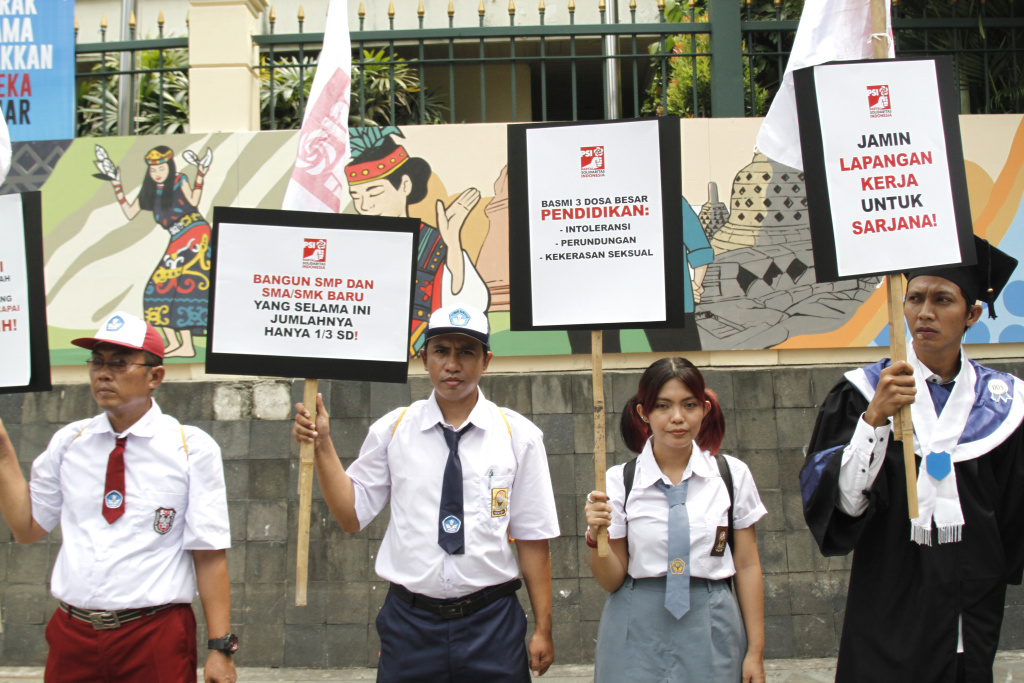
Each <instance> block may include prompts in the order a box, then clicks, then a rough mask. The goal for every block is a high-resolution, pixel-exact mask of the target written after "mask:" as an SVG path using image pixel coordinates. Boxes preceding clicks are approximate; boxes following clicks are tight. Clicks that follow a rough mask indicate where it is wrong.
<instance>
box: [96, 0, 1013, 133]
mask: <svg viewBox="0 0 1024 683" xmlns="http://www.w3.org/2000/svg"><path fill="white" fill-rule="evenodd" d="M640 1H641V2H651V3H657V21H656V22H646V23H642V22H637V19H636V17H637V11H636V10H637V0H630V2H629V6H628V10H627V13H628V19H627V20H626V21H624V23H612V22H611V20H610V17H609V16H608V14H609V13H608V12H607V11H606V9H605V3H604V1H603V0H602V2H601V4H600V22H601V23H599V24H589V25H578V24H576V22H575V5H574V3H573V2H571V1H570V2H569V4H568V17H569V23H568V24H560V25H547V24H546V23H545V13H546V12H545V8H544V3H543V0H540V2H539V11H538V15H537V16H538V18H539V21H538V23H536V24H534V25H519V24H517V20H516V9H515V5H514V4H513V3H510V4H509V12H508V24H507V25H505V26H494V25H490V26H487V25H485V9H484V5H483V3H481V6H480V10H479V12H478V17H477V23H478V25H476V26H457V25H456V21H455V16H454V10H453V9H452V8H451V5H449V9H448V13H447V15H448V16H447V19H448V21H447V23H448V26H447V27H445V28H424V10H423V7H422V4H421V5H420V7H419V9H418V10H417V14H418V25H419V27H418V28H413V29H395V28H394V25H395V12H394V9H393V8H390V9H389V25H390V28H388V29H385V30H364V28H363V23H364V17H365V11H364V10H363V8H362V6H360V13H359V16H360V19H359V26H358V27H356V30H353V31H352V34H351V39H352V48H353V50H352V67H353V80H352V102H351V105H352V106H351V117H352V118H351V123H352V125H368V124H370V123H375V124H389V123H390V124H395V125H401V124H414V123H421V124H422V123H457V122H458V123H461V122H466V123H471V122H487V121H549V120H571V121H577V120H603V119H606V118H611V117H614V116H617V117H624V118H628V117H638V116H654V115H662V114H676V115H680V116H698V117H706V116H759V115H763V114H764V113H765V112H766V111H767V109H768V106H769V104H770V103H771V99H772V97H774V94H775V92H776V90H777V89H778V85H779V82H780V80H781V77H782V74H783V72H784V69H785V64H786V60H787V59H788V56H789V51H790V49H791V48H792V43H793V38H794V35H795V32H796V27H797V23H798V16H797V12H798V11H799V5H800V3H798V2H792V0H786V1H785V3H784V2H783V0H775V1H772V0H766V2H764V3H763V4H759V5H755V4H754V1H753V0H739V1H738V2H735V3H734V2H725V1H717V0H716V2H708V3H707V5H708V11H706V12H705V11H703V10H699V9H697V8H695V7H694V5H693V4H692V3H690V4H689V5H677V4H675V3H672V2H670V3H669V5H668V7H667V8H666V5H665V2H664V0H640ZM915 1H916V2H918V3H923V4H918V5H915V6H914V7H909V6H908V5H906V3H905V4H904V5H899V4H897V5H894V11H893V28H894V37H895V41H896V50H897V55H898V56H901V57H918V56H936V55H950V56H952V59H953V62H954V74H955V76H954V77H955V78H956V79H957V87H958V89H959V92H960V93H961V110H962V112H963V113H1019V112H1021V111H1022V106H1024V102H1022V100H1024V92H1022V89H1024V85H1022V84H1024V79H1022V78H1021V71H1020V68H1019V65H1018V63H1019V62H1020V61H1022V60H1024V54H1022V53H1021V52H1020V48H1019V47H1018V43H1019V42H1022V41H1021V40H1019V38H1024V33H1022V32H1024V17H1020V16H1018V13H1017V12H1016V7H1015V4H1014V3H1013V2H1012V0H989V1H988V2H981V1H980V0H977V2H974V1H972V0H967V1H964V0H961V1H960V2H956V1H953V2H943V3H942V4H937V3H936V2H933V1H932V0H915ZM791 3H792V5H795V6H796V8H795V9H794V8H793V7H790V4H791ZM625 14H626V13H624V15H625ZM624 18H627V17H626V16H624ZM296 19H297V22H298V31H297V32H294V33H278V32H277V31H276V27H277V19H276V16H275V13H274V10H273V9H271V11H270V15H269V17H268V20H269V23H268V25H269V28H270V31H269V33H268V34H266V35H257V36H254V37H253V41H254V43H255V44H256V45H257V46H258V48H259V50H260V64H259V67H258V69H259V75H260V79H261V97H260V106H261V127H262V128H263V129H265V130H266V129H282V128H297V127H298V126H299V125H300V123H301V121H302V114H303V111H304V109H305V104H306V98H307V97H308V94H309V88H310V85H311V84H312V79H313V74H314V73H315V69H316V63H317V58H318V56H319V52H320V49H321V46H322V44H323V34H322V33H306V32H304V31H303V23H304V16H303V15H302V10H301V8H300V10H299V15H298V16H297V17H296ZM160 33H161V35H160V37H159V38H156V39H148V40H134V39H133V40H128V41H121V42H105V41H104V42H100V43H93V44H88V45H79V46H78V49H77V53H78V55H79V62H80V65H81V64H83V63H85V62H87V61H88V60H92V66H91V67H90V68H91V70H89V71H87V72H84V73H81V74H80V75H79V79H80V96H79V97H80V99H79V104H80V107H79V123H80V126H79V129H80V134H82V135H109V134H114V133H115V132H117V130H118V129H117V123H118V122H121V131H122V134H126V133H125V132H124V130H125V125H124V123H123V121H124V119H125V118H126V117H125V116H124V114H123V113H122V114H121V115H118V113H117V112H118V107H117V104H118V102H120V101H124V100H125V99H130V101H132V102H133V103H134V104H133V107H134V108H133V109H132V111H131V113H130V114H129V118H130V123H131V125H130V126H128V129H129V132H131V133H148V132H180V131H184V130H186V129H187V117H188V102H187V91H188V88H187V69H188V64H187V39H186V38H164V37H163V27H162V22H161V29H160ZM133 38H134V35H133ZM122 51H124V53H127V54H130V55H132V59H131V61H130V62H129V68H125V67H124V66H120V65H119V63H118V62H117V60H116V58H114V57H113V55H116V54H119V53H121V52H122ZM122 75H131V76H132V78H126V79H124V81H126V82H130V83H132V84H134V87H135V92H134V93H132V95H131V98H126V96H125V95H124V92H125V89H124V84H123V83H122V82H121V80H120V77H121V76H122ZM119 88H120V99H119V97H118V94H119V93H118V90H119Z"/></svg>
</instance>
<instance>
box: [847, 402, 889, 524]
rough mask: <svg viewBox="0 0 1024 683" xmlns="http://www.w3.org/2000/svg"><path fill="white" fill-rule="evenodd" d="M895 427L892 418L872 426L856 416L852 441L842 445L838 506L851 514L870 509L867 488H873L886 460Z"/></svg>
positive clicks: (860, 513)
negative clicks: (878, 425)
mask: <svg viewBox="0 0 1024 683" xmlns="http://www.w3.org/2000/svg"><path fill="white" fill-rule="evenodd" d="M891 431H892V420H891V419H890V420H889V422H887V423H886V424H884V425H882V426H881V427H877V428H876V427H872V426H871V425H869V424H868V423H867V422H865V421H864V416H863V415H861V416H860V417H859V418H857V426H856V427H855V428H854V430H853V436H852V437H851V438H850V443H848V444H847V445H846V448H844V449H843V461H842V464H840V466H839V496H838V497H837V498H836V507H837V508H839V509H840V510H842V511H843V512H845V513H846V514H848V515H850V516H851V517H860V516H861V515H862V514H864V511H865V510H867V509H868V498H867V496H865V495H864V491H866V490H868V489H870V488H871V486H872V484H874V483H875V478H876V477H877V476H878V473H879V472H880V471H881V470H882V463H884V462H885V449H886V446H887V444H888V443H889V433H890V432H891Z"/></svg>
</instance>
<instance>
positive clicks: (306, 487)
mask: <svg viewBox="0 0 1024 683" xmlns="http://www.w3.org/2000/svg"><path fill="white" fill-rule="evenodd" d="M316 385H317V381H316V380H315V379H307V380H306V383H305V386H304V388H303V392H302V403H303V404H304V405H305V406H306V410H308V411H309V419H310V420H311V421H312V422H313V424H314V425H316V388H317V386H316ZM313 449H314V445H313V443H311V442H309V443H307V442H303V443H302V444H301V445H300V446H299V543H298V552H297V553H296V555H297V557H296V565H295V605H296V607H305V606H306V585H307V583H308V579H309V517H310V511H311V509H312V505H313V453H314V450H313Z"/></svg>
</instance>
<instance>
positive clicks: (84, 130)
mask: <svg viewBox="0 0 1024 683" xmlns="http://www.w3.org/2000/svg"><path fill="white" fill-rule="evenodd" d="M157 25H158V33H159V35H158V37H157V38H147V39H142V40H139V39H136V37H135V16H134V14H133V15H132V17H131V18H130V20H129V27H130V35H129V40H121V41H109V42H108V41H107V28H108V27H107V20H106V17H104V18H103V21H102V23H101V24H100V37H101V41H100V42H99V43H76V45H75V56H76V63H77V73H76V75H75V85H76V96H77V98H78V101H77V106H76V110H77V117H78V120H77V132H78V136H79V137H88V136H107V135H146V134H154V133H184V132H186V131H187V130H188V38H187V37H167V38H165V37H164V16H163V12H161V13H160V16H159V19H158V20H157ZM77 33H78V22H77V21H76V22H75V34H76V37H77Z"/></svg>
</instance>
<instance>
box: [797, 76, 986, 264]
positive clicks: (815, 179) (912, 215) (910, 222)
mask: <svg viewBox="0 0 1024 683" xmlns="http://www.w3.org/2000/svg"><path fill="white" fill-rule="evenodd" d="M794 79H795V84H796V93H797V111H798V115H799V120H800V142H801V146H802V147H803V156H804V172H805V174H806V178H807V197H808V208H809V212H810V223H811V230H812V233H813V237H814V241H813V246H814V265H815V270H816V275H817V279H818V281H819V282H821V281H828V280H836V279H839V278H847V277H857V276H864V275H875V274H879V273H890V272H900V271H905V270H909V269H912V268H920V267H925V266H937V265H945V264H959V263H973V262H974V249H973V243H972V242H971V235H972V225H971V215H970V206H969V204H968V199H967V179H966V175H965V171H964V160H963V151H962V147H961V141H960V125H959V121H958V119H957V115H956V99H955V93H954V92H953V86H952V84H953V82H954V81H953V77H952V69H951V66H950V63H949V60H948V59H939V60H932V59H927V60H905V61H904V60H877V61H869V62H841V63H834V64H825V65H821V66H815V67H809V68H807V69H802V70H800V71H797V72H795V73H794Z"/></svg>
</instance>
